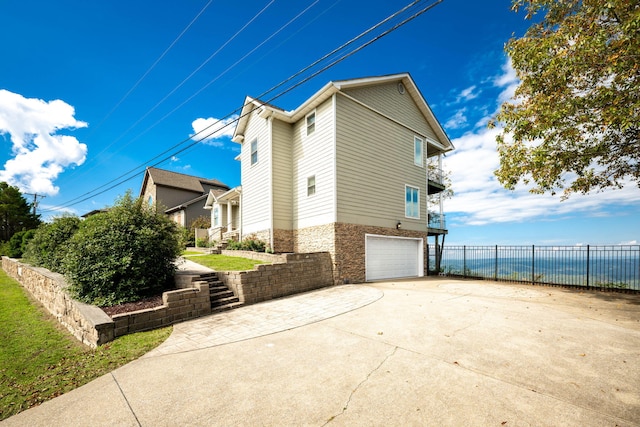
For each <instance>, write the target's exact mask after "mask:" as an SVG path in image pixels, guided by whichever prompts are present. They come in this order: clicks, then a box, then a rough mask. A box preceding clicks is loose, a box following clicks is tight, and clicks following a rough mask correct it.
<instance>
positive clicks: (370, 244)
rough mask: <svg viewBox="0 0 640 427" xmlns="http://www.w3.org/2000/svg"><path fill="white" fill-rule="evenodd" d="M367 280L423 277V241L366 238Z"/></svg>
mask: <svg viewBox="0 0 640 427" xmlns="http://www.w3.org/2000/svg"><path fill="white" fill-rule="evenodd" d="M366 250H367V252H366V255H367V260H366V261H367V262H366V275H367V280H380V279H391V278H399V277H415V276H421V275H422V272H421V269H422V261H421V256H422V239H405V238H393V237H384V236H367V238H366Z"/></svg>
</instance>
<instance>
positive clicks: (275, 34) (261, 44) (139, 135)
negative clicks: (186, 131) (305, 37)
mask: <svg viewBox="0 0 640 427" xmlns="http://www.w3.org/2000/svg"><path fill="white" fill-rule="evenodd" d="M319 1H320V0H315V1H314V2H313V3H311V4H310V5H309V6H307V7H306V8H305V9H304V10H302V11H301V12H300V13H298V14H297V15H296V16H294V17H293V18H291V19H290V20H289V21H288V22H287V23H286V24H284V25H282V26H281V27H280V28H278V29H277V30H276V31H275V32H273V33H272V34H271V35H270V36H269V37H267V38H266V39H264V40H263V41H262V42H261V43H260V44H258V45H256V46H255V47H254V48H253V49H251V50H250V51H249V52H247V53H246V54H245V55H243V56H242V57H241V58H240V59H238V60H237V61H236V62H234V63H233V64H231V65H230V66H229V67H227V68H226V69H225V70H224V71H223V72H221V73H219V74H218V75H217V76H216V77H214V78H213V79H212V80H210V81H209V82H208V83H207V84H206V85H204V86H203V87H201V88H200V89H198V90H197V91H196V92H195V93H193V94H192V95H190V96H189V97H188V98H187V99H185V100H184V101H182V102H181V103H180V104H178V105H177V106H176V107H174V108H173V109H172V110H171V111H169V112H168V113H167V114H165V115H164V116H162V117H161V118H159V119H158V120H157V121H156V122H155V123H153V124H152V125H151V126H149V127H148V128H146V129H145V130H144V131H142V132H141V133H139V134H138V135H136V136H135V137H134V138H132V139H131V140H130V141H129V142H127V143H126V144H125V145H123V146H122V147H121V148H124V147H126V146H128V145H129V144H131V143H133V142H134V141H136V140H137V139H138V138H141V137H142V136H144V135H145V134H146V133H147V132H149V131H150V130H151V129H153V128H154V127H156V126H157V125H159V124H160V123H162V122H163V121H165V120H166V119H167V118H169V117H170V116H171V115H173V113H175V112H176V111H178V110H179V109H180V108H182V107H184V106H185V105H186V104H187V103H188V102H189V101H191V100H192V99H193V98H195V97H196V96H198V95H199V94H200V93H202V92H203V91H204V90H205V89H207V88H208V87H209V86H211V85H212V84H213V83H215V82H216V81H218V80H219V79H220V78H222V77H223V76H224V75H226V74H227V73H228V72H229V71H231V70H232V69H234V68H235V67H236V66H237V65H238V64H239V63H241V62H242V61H244V60H245V59H246V58H247V57H249V56H250V55H251V54H253V53H254V52H255V51H256V50H258V49H259V48H261V47H262V46H263V45H265V44H266V43H267V42H268V41H269V40H271V39H272V38H274V37H275V36H277V35H278V34H279V33H280V32H282V31H283V30H284V29H285V28H286V27H288V26H289V25H291V24H292V23H293V22H294V21H296V20H298V19H299V18H300V17H301V16H302V15H304V14H305V13H306V12H307V11H309V9H311V8H312V7H313V6H315V5H316V4H317V3H318V2H319ZM232 114H233V113H232ZM145 117H146V116H145ZM228 117H229V115H228V116H227V117H226V118H228ZM143 118H144V117H143ZM140 120H142V119H140ZM139 122H140V121H138V122H137V123H139ZM205 129H207V128H205Z"/></svg>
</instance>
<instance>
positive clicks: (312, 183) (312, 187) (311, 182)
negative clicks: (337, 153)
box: [307, 175, 316, 196]
mask: <svg viewBox="0 0 640 427" xmlns="http://www.w3.org/2000/svg"><path fill="white" fill-rule="evenodd" d="M314 194H316V176H315V175H313V176H310V177H309V178H307V196H313V195H314Z"/></svg>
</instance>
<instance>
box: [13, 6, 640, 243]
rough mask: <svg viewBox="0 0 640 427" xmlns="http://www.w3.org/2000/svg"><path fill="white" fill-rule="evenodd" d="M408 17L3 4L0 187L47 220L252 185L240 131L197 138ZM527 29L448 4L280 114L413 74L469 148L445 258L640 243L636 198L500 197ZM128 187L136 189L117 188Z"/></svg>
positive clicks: (351, 11)
mask: <svg viewBox="0 0 640 427" xmlns="http://www.w3.org/2000/svg"><path fill="white" fill-rule="evenodd" d="M408 3H409V1H408V0H407V1H406V2H404V1H387V0H384V1H383V0H380V1H371V0H368V1H361V0H317V1H314V0H308V1H303V2H301V1H299V0H298V1H293V0H290V1H286V0H261V1H244V2H228V1H221V0H212V1H208V0H185V1H183V2H157V1H156V2H152V1H147V0H139V1H122V0H111V1H108V2H107V1H91V2H87V1H70V0H59V1H55V2H50V1H30V0H25V1H21V2H2V3H0V16H2V17H3V23H2V26H0V38H1V40H2V43H0V57H2V64H3V65H2V67H0V133H1V135H2V136H1V137H0V143H1V144H2V146H1V149H0V167H1V168H2V169H0V180H5V181H8V182H10V183H11V184H13V185H17V186H18V187H19V188H21V190H22V191H23V192H25V193H37V194H40V195H44V196H46V197H45V198H43V199H41V202H40V205H39V209H40V212H41V213H42V215H43V217H45V218H47V217H51V216H52V215H56V214H59V213H61V212H64V211H71V212H74V213H77V214H80V215H81V214H83V213H86V212H88V211H90V210H93V209H96V208H102V207H104V206H107V205H110V204H112V203H113V201H114V199H115V198H116V197H117V196H118V195H121V194H123V193H124V192H125V191H126V190H127V189H131V190H132V191H133V193H134V194H137V193H138V192H139V189H140V185H141V182H142V174H143V172H144V168H145V167H146V166H151V165H156V166H157V167H161V168H165V169H169V170H173V171H176V172H183V173H187V174H193V175H197V176H202V177H206V178H215V179H218V180H220V181H222V182H224V183H226V184H228V185H229V186H236V185H239V184H240V171H239V164H238V162H236V161H235V160H234V157H235V156H236V155H237V153H238V149H239V146H238V145H237V144H235V143H233V142H231V141H230V140H229V138H228V133H229V132H230V131H231V130H232V128H231V127H228V128H226V129H224V130H222V131H221V132H219V133H218V134H216V136H215V138H211V139H208V140H206V141H204V142H200V143H195V144H191V143H190V142H189V141H190V140H189V138H190V136H191V135H193V134H194V133H195V132H197V131H199V130H200V129H202V127H203V124H209V123H212V122H213V121H216V120H218V119H224V118H226V117H228V116H229V115H231V114H234V112H236V110H237V109H238V108H239V107H240V106H241V105H242V102H243V100H244V97H245V96H246V95H251V96H259V95H262V94H263V93H264V92H265V91H267V90H268V89H270V88H272V87H273V86H275V85H277V84H278V83H280V82H281V81H283V80H285V79H287V78H288V77H289V76H291V75H293V74H295V73H296V72H298V71H300V70H302V69H304V68H305V67H306V66H308V65H310V64H312V63H313V62H314V61H315V60H317V59H319V58H321V57H322V56H323V55H325V54H326V53H329V52H331V51H332V50H333V49H336V48H337V47H339V46H341V45H342V44H343V43H345V42H347V41H349V40H351V39H352V38H353V37H355V36H357V35H358V34H360V33H362V32H363V31H365V30H366V29H367V28H370V27H371V26H373V25H374V24H376V23H378V22H380V21H382V20H383V19H385V18H386V17H388V16H389V15H391V14H392V13H394V12H396V11H397V10H399V9H401V8H402V7H403V6H405V5H407V4H408ZM428 4H429V2H420V3H418V4H417V6H416V7H413V8H411V9H409V10H408V11H407V12H405V13H403V14H402V15H400V17H398V18H396V19H394V20H392V21H390V22H389V23H387V24H384V25H383V26H381V27H380V29H379V30H377V31H375V32H372V33H371V35H370V36H369V37H365V38H364V39H363V40H362V41H360V42H359V43H355V44H353V45H352V48H353V47H356V46H358V45H359V44H362V42H364V41H368V40H370V39H371V38H372V37H373V36H375V35H377V34H380V33H381V32H382V31H385V30H387V29H390V28H391V27H392V26H393V25H394V24H396V23H397V22H399V21H400V20H401V19H402V18H406V17H408V16H410V15H411V14H413V13H415V12H417V11H418V10H420V9H421V8H423V7H425V6H426V5H428ZM528 25H529V22H527V21H525V20H524V16H523V14H522V13H521V14H515V13H513V12H511V11H510V2H508V1H491V2H470V1H467V0H444V1H443V2H442V3H440V4H439V5H437V6H435V7H434V8H433V9H431V10H429V11H427V12H425V13H424V14H422V15H420V16H419V17H417V18H416V19H414V20H412V21H411V22H409V23H407V24H406V25H403V26H402V27H400V28H398V29H396V30H394V31H393V32H391V33H390V34H389V35H386V36H384V37H383V38H381V39H379V40H377V41H375V42H374V43H372V44H371V45H369V46H367V47H366V48H364V49H362V50H361V51H359V52H357V53H355V54H353V55H352V56H349V57H348V58H346V59H345V60H343V61H342V62H339V63H338V64H337V65H335V66H333V67H331V68H329V69H328V70H326V71H324V72H322V73H320V74H319V75H318V76H316V77H314V78H312V79H310V80H309V81H307V82H305V83H304V84H301V85H300V86H298V87H296V88H294V89H292V90H291V91H288V92H286V93H284V94H282V95H281V96H278V97H277V98H274V99H272V100H271V101H270V102H271V103H273V104H275V105H277V106H279V107H281V108H284V109H287V110H289V109H294V108H296V107H297V106H298V105H299V104H300V103H301V102H303V101H304V100H305V99H306V98H308V97H309V96H311V95H312V94H313V93H314V92H316V91H317V90H318V89H319V88H321V87H322V86H323V85H324V84H325V83H327V82H328V81H331V80H342V79H348V78H356V77H364V76H375V75H384V74H393V73H398V72H409V73H411V75H412V76H413V78H414V80H415V81H416V84H417V85H418V87H419V88H420V89H421V91H422V93H423V95H424V97H425V98H426V100H427V102H428V103H429V104H430V105H431V107H432V109H433V111H434V113H435V114H436V116H437V117H438V119H439V120H440V122H441V123H442V124H443V126H444V128H445V130H446V131H447V133H448V135H449V136H450V138H451V139H452V141H453V143H454V145H455V147H456V151H455V152H453V153H451V154H449V155H448V156H447V158H446V160H445V168H446V169H447V170H449V171H451V177H452V180H453V189H454V191H455V192H456V196H455V197H454V198H453V199H451V200H448V201H447V202H446V203H445V210H446V212H447V222H448V228H449V235H448V236H447V243H452V244H453V243H458V244H553V245H556V244H557V245H560V244H568V245H574V244H621V243H635V244H637V243H638V242H640V221H639V220H638V216H639V215H638V214H639V213H640V190H639V189H638V187H637V186H636V185H634V184H631V185H628V186H626V187H625V188H624V189H623V190H620V191H608V192H605V193H601V194H593V195H588V196H573V197H571V198H570V199H569V200H568V201H564V202H561V201H560V198H559V197H558V196H555V197H552V196H546V195H545V196H539V195H531V194H529V193H528V192H527V189H526V188H524V187H523V188H518V189H516V190H515V191H513V192H511V191H507V190H504V189H502V188H500V186H499V185H498V184H497V182H496V180H495V178H494V176H493V170H495V168H496V167H497V166H498V159H497V154H496V152H495V133H496V130H488V129H487V128H486V122H487V120H488V119H489V118H490V117H491V116H492V115H494V114H495V112H496V110H497V108H498V106H499V105H500V102H501V101H502V100H503V99H507V98H508V97H509V96H510V94H511V93H512V92H513V90H514V89H515V87H516V85H517V79H516V78H515V74H514V73H513V70H512V69H511V68H510V66H509V63H508V60H507V58H506V56H505V54H504V52H503V46H504V43H505V42H506V41H507V40H508V39H509V38H510V37H511V36H512V35H514V34H515V35H516V36H518V35H521V34H523V33H524V31H525V30H526V28H527V27H528ZM333 58H335V56H334V57H333ZM328 63H329V60H326V61H324V62H323V63H322V64H320V65H318V66H316V67H314V68H312V69H311V70H309V71H307V72H305V73H303V74H302V75H301V76H300V77H298V78H296V79H294V80H293V81H292V82H290V83H288V84H287V85H285V86H283V87H282V88H281V89H280V90H282V89H285V88H288V87H290V86H291V84H292V83H297V82H299V81H301V80H302V79H303V78H305V77H307V76H310V75H311V74H312V73H314V72H315V71H318V70H319V69H320V68H321V67H322V66H324V65H327V64H328ZM278 92H279V91H278V90H277V91H275V92H271V93H269V94H266V95H264V96H263V98H264V99H271V98H272V97H274V96H276V95H278ZM188 145H192V146H191V147H190V148H188V149H186V150H184V151H181V152H178V150H180V149H183V148H186V147H187V146H188ZM165 159H166V160H165ZM161 160H162V162H161V163H158V162H159V161H161ZM127 173H128V175H125V174H127ZM123 175H125V176H124V179H126V178H129V177H130V178H131V179H129V180H127V181H125V182H124V183H122V184H120V185H115V184H117V183H119V182H120V181H122V180H123V178H122V176H123ZM112 186H113V187H114V188H110V187H112Z"/></svg>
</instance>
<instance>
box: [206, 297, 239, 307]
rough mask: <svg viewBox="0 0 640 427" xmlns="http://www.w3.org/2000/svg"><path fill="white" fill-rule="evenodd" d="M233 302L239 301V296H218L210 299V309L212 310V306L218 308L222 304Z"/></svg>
mask: <svg viewBox="0 0 640 427" xmlns="http://www.w3.org/2000/svg"><path fill="white" fill-rule="evenodd" d="M235 302H240V298H238V297H236V296H232V297H225V298H218V299H215V300H211V310H213V309H214V308H218V307H221V306H223V305H227V304H232V303H235Z"/></svg>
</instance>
